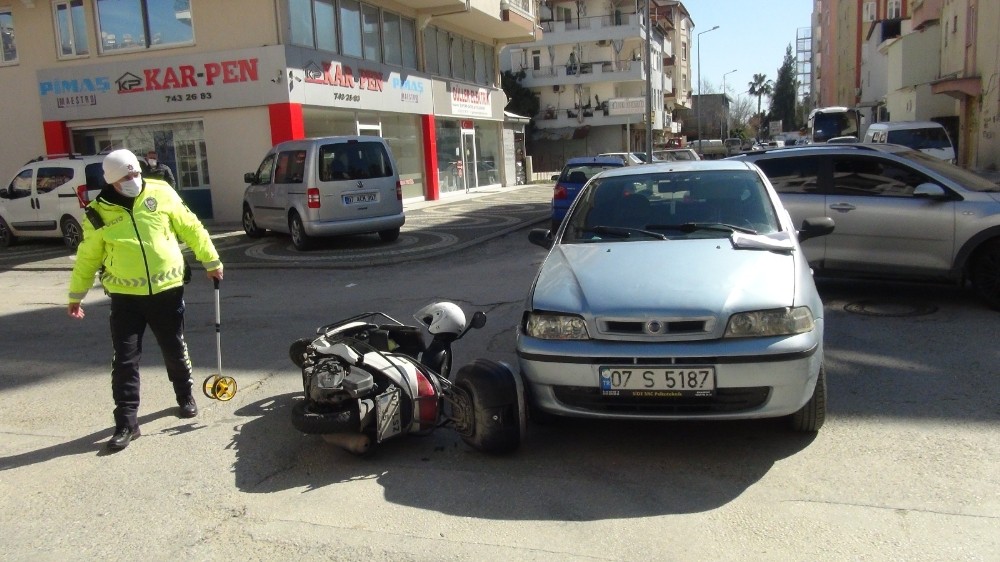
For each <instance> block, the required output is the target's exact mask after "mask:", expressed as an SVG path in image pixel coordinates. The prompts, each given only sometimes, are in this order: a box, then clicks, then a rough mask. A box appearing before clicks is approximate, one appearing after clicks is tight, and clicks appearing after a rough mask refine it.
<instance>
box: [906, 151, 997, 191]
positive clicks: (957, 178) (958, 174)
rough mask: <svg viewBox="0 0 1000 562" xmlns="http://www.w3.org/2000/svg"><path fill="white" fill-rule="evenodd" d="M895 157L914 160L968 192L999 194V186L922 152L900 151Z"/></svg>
mask: <svg viewBox="0 0 1000 562" xmlns="http://www.w3.org/2000/svg"><path fill="white" fill-rule="evenodd" d="M895 154H896V155H897V156H900V157H902V158H906V159H909V160H915V161H916V162H919V163H920V164H923V165H924V167H926V168H930V169H932V170H933V171H935V172H937V173H938V174H940V175H942V176H944V177H946V178H948V179H949V180H951V181H953V182H955V183H957V184H959V185H960V186H962V187H964V188H965V189H968V190H969V191H983V192H992V193H997V192H1000V186H998V185H997V184H995V183H993V182H991V181H990V180H988V179H986V178H984V177H982V176H978V175H976V174H974V173H972V172H970V171H968V170H965V169H963V168H959V167H958V166H956V165H954V164H951V163H949V162H945V161H944V160H940V159H938V158H935V157H933V156H930V155H928V154H925V153H923V152H920V151H917V150H910V149H907V150H900V151H898V152H896V153H895Z"/></svg>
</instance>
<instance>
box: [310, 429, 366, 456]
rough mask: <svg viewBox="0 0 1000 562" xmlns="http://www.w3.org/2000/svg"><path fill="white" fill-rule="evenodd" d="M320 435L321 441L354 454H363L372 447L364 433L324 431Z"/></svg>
mask: <svg viewBox="0 0 1000 562" xmlns="http://www.w3.org/2000/svg"><path fill="white" fill-rule="evenodd" d="M322 437H323V441H326V442H327V443H329V444H331V445H336V446H338V447H340V448H342V449H346V450H347V451H349V452H351V453H354V454H355V455H363V454H365V453H367V452H368V450H369V449H371V447H372V440H371V438H370V437H368V436H367V435H365V434H364V433H326V434H324V435H323V436H322Z"/></svg>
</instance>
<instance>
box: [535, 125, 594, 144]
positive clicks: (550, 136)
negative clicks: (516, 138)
mask: <svg viewBox="0 0 1000 562" xmlns="http://www.w3.org/2000/svg"><path fill="white" fill-rule="evenodd" d="M589 133H590V125H584V126H582V127H559V128H555V129H536V130H535V132H534V133H533V134H532V135H531V139H532V140H551V141H560V140H579V139H584V138H587V135H588V134H589Z"/></svg>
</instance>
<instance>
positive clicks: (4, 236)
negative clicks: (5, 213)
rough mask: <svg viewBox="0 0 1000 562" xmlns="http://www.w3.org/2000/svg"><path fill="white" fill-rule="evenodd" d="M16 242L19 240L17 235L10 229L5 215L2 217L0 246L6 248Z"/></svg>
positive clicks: (0, 222)
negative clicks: (4, 218)
mask: <svg viewBox="0 0 1000 562" xmlns="http://www.w3.org/2000/svg"><path fill="white" fill-rule="evenodd" d="M14 242H17V237H16V236H14V233H13V232H11V231H10V227H9V226H7V221H5V220H3V217H0V248H6V247H7V246H10V245H11V244H13V243H14Z"/></svg>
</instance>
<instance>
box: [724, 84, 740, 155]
mask: <svg viewBox="0 0 1000 562" xmlns="http://www.w3.org/2000/svg"><path fill="white" fill-rule="evenodd" d="M737 70H739V69H738V68H734V69H732V70H730V71H729V72H727V73H725V74H723V75H722V96H723V98H722V101H723V104H722V105H723V106H724V109H725V112H726V126H725V129H726V131H725V133H724V134H723V135H722V138H724V139H727V138H729V94H727V93H726V76H729V75H730V74H732V73H734V72H736V71H737Z"/></svg>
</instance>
